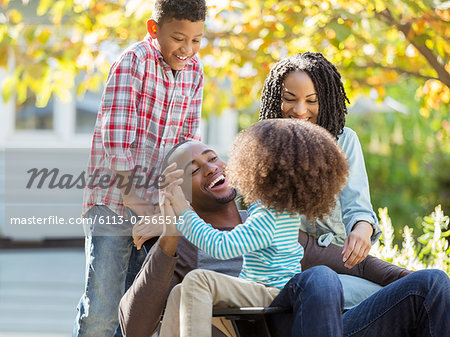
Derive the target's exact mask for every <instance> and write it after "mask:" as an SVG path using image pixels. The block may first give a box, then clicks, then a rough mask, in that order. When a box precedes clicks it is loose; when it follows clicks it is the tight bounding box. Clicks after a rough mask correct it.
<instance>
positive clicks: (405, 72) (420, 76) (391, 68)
mask: <svg viewBox="0 0 450 337" xmlns="http://www.w3.org/2000/svg"><path fill="white" fill-rule="evenodd" d="M352 67H353V68H355V69H367V68H369V67H372V68H380V69H384V70H393V71H396V72H398V73H402V74H408V75H411V76H414V77H419V78H423V79H425V80H438V81H440V79H439V78H438V77H433V76H427V75H422V74H421V73H417V72H414V71H410V70H407V69H404V68H400V67H389V66H384V65H382V64H379V63H370V64H367V66H364V67H360V66H357V65H352Z"/></svg>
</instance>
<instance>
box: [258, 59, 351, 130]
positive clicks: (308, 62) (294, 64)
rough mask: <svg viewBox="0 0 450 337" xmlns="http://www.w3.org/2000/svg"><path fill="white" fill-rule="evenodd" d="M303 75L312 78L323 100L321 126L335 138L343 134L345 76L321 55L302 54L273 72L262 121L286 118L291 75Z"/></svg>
mask: <svg viewBox="0 0 450 337" xmlns="http://www.w3.org/2000/svg"><path fill="white" fill-rule="evenodd" d="M293 71H303V72H305V73H306V74H308V76H309V77H310V78H311V80H312V82H313V84H314V88H315V89H316V91H317V95H318V100H319V115H318V118H317V124H318V125H320V126H322V127H323V128H325V129H327V130H328V131H329V132H330V133H331V134H332V135H333V136H334V137H337V136H338V135H340V134H341V133H342V132H343V129H344V125H345V115H346V114H347V106H346V102H347V103H350V101H349V100H348V98H347V94H346V93H345V89H344V85H343V84H342V81H341V75H340V74H339V72H338V70H337V69H336V67H335V66H334V65H333V64H332V63H331V62H330V61H328V60H327V59H326V58H325V57H324V56H323V55H322V54H321V53H311V52H306V53H299V54H296V55H293V56H290V57H287V58H285V59H282V60H281V61H278V62H277V63H276V64H275V65H274V66H273V68H272V69H271V70H270V73H269V76H268V77H267V79H266V81H265V82H264V88H263V91H262V94H261V111H260V114H259V119H260V120H263V119H271V118H282V117H283V116H282V114H281V89H282V85H283V82H284V80H285V79H286V77H287V75H289V73H291V72H293Z"/></svg>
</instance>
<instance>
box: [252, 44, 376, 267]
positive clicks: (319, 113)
mask: <svg viewBox="0 0 450 337" xmlns="http://www.w3.org/2000/svg"><path fill="white" fill-rule="evenodd" d="M348 102H349V100H348V98H347V95H346V93H345V89H344V86H343V84H342V81H341V75H340V74H339V72H338V70H337V69H336V67H335V66H334V65H333V64H332V63H331V62H329V61H328V60H327V59H326V58H325V57H324V56H323V55H322V54H321V53H311V52H306V53H299V54H296V55H293V56H291V57H287V58H284V59H282V60H280V61H279V62H278V63H276V64H275V65H274V66H273V68H272V69H271V71H270V74H269V76H268V77H267V79H266V81H265V83H264V88H263V91H262V95H261V112H260V115H259V119H260V120H265V119H272V118H293V119H302V120H306V121H308V122H311V123H313V124H317V125H319V126H321V127H323V128H324V129H326V130H328V131H329V133H330V134H331V135H332V136H333V137H335V138H336V139H337V143H338V144H339V146H340V147H341V148H342V150H343V151H344V153H345V155H346V157H347V159H348V164H349V177H348V182H347V184H346V186H345V187H344V189H343V190H342V192H341V193H340V195H339V197H338V198H337V199H336V206H335V208H334V210H333V212H332V215H331V216H328V217H326V218H325V219H323V220H319V219H317V220H315V221H312V224H308V222H307V221H303V223H302V227H301V230H303V231H306V232H309V233H310V234H312V235H314V236H317V237H319V241H320V242H324V245H327V244H328V243H330V242H333V243H335V244H337V245H339V246H343V250H342V255H343V261H345V266H346V267H347V268H352V267H353V266H355V265H357V264H358V263H360V262H361V261H362V260H364V258H365V257H366V256H367V255H368V254H369V251H370V248H371V243H375V242H376V241H377V240H378V238H379V237H380V235H381V230H380V228H379V226H378V220H377V217H376V215H375V213H374V212H373V209H372V205H371V203H370V194H369V183H368V178H367V173H366V169H365V165H364V157H363V153H362V150H361V145H360V143H359V140H358V136H357V135H356V133H355V132H354V131H353V130H351V129H350V128H348V127H345V116H346V114H347V107H346V103H348ZM293 144H294V143H293Z"/></svg>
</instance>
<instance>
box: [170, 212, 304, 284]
mask: <svg viewBox="0 0 450 337" xmlns="http://www.w3.org/2000/svg"><path fill="white" fill-rule="evenodd" d="M248 211H249V214H250V215H249V217H248V218H247V220H246V221H245V222H244V223H243V224H240V225H238V226H236V227H235V228H234V229H233V230H232V231H229V232H223V231H219V230H217V229H215V228H213V227H212V226H211V225H210V224H207V223H205V222H204V221H203V220H202V219H201V218H200V217H199V216H198V215H197V213H195V212H194V211H192V210H186V211H184V212H183V214H182V216H183V219H184V221H183V222H181V223H180V222H179V223H178V224H177V228H178V229H179V230H180V231H181V232H182V233H183V235H184V236H185V237H186V238H187V239H188V240H189V241H190V242H192V243H193V244H194V245H196V246H197V247H198V248H200V249H201V250H203V251H205V252H206V253H208V254H209V255H211V256H213V257H215V258H217V259H222V260H226V259H230V258H233V257H236V256H240V255H243V266H242V271H241V274H240V275H239V277H241V278H243V279H246V280H249V281H255V282H259V283H263V284H265V285H267V286H271V287H277V288H280V289H281V288H283V287H284V285H285V284H286V283H287V282H288V281H289V280H290V279H291V278H292V277H293V276H294V275H295V274H297V273H300V272H301V265H300V261H301V259H302V258H303V247H302V246H301V245H300V243H299V242H298V230H299V226H300V216H299V215H298V214H292V213H288V212H280V213H276V212H275V210H273V209H267V208H265V207H264V206H262V205H261V204H259V203H253V204H252V205H250V207H249V209H248Z"/></svg>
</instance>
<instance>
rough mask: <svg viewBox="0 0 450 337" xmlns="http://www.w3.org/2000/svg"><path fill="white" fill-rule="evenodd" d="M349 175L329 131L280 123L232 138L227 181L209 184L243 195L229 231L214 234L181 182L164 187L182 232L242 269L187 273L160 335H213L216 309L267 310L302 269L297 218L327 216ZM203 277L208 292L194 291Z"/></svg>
mask: <svg viewBox="0 0 450 337" xmlns="http://www.w3.org/2000/svg"><path fill="white" fill-rule="evenodd" d="M292 143H295V144H297V146H292ZM347 171H348V165H347V161H346V159H345V155H344V153H343V152H342V150H341V149H340V148H339V147H338V146H337V144H336V142H335V141H334V139H333V137H332V136H331V135H330V134H329V133H328V132H326V131H325V130H323V129H322V128H320V127H318V126H315V125H313V124H311V123H307V122H304V121H299V120H287V119H279V120H269V121H261V122H259V123H257V124H254V125H252V126H251V127H249V128H248V129H246V130H244V131H242V132H241V133H240V134H239V135H238V136H237V138H236V140H235V141H234V144H233V147H232V150H231V153H230V161H229V164H228V166H227V172H226V174H225V176H224V177H222V176H218V177H217V179H214V180H213V181H212V182H211V183H210V186H207V188H210V189H214V188H220V185H221V184H223V182H221V181H222V180H224V179H228V180H229V182H230V184H231V185H234V186H235V187H236V188H237V189H238V190H239V191H240V192H241V194H242V195H243V198H244V201H245V202H246V203H248V204H250V206H249V209H248V211H249V216H248V218H247V220H246V221H245V222H244V223H243V224H241V225H238V226H237V227H235V228H234V229H232V230H231V231H228V232H224V231H219V230H217V229H214V228H212V227H211V225H209V224H207V223H205V222H204V221H203V220H202V219H201V218H200V217H199V216H198V215H197V213H195V212H194V211H193V210H192V209H191V208H190V207H189V204H188V203H187V202H186V200H185V196H184V194H183V192H182V190H181V188H180V186H179V184H181V183H182V181H181V180H177V181H175V182H173V183H172V184H171V185H170V186H169V187H167V188H166V190H165V191H164V192H162V195H164V197H165V198H167V199H168V202H169V203H170V207H171V208H172V210H173V212H174V213H175V214H176V215H177V216H181V217H182V219H183V221H180V222H178V223H177V225H176V227H177V229H178V230H179V231H181V233H182V234H183V235H184V236H185V237H186V238H187V239H188V240H189V241H191V242H192V243H193V244H194V245H196V246H197V247H199V248H200V249H202V250H203V251H205V252H206V253H208V254H209V255H211V256H213V257H215V258H218V259H230V258H233V257H236V256H240V255H243V266H242V270H241V273H240V275H239V278H236V277H231V276H227V275H223V274H219V273H216V272H213V271H204V270H199V269H197V270H194V271H192V272H190V273H189V274H187V275H186V277H185V278H184V280H183V282H182V283H181V290H179V292H181V299H179V301H178V300H176V299H174V298H173V297H174V296H176V295H174V293H176V292H174V291H172V293H171V294H170V296H169V299H168V301H167V306H166V311H165V314H164V319H163V324H162V328H161V331H160V337H167V336H178V334H180V336H197V337H202V336H210V335H211V312H212V306H213V305H216V304H220V305H221V306H236V305H239V306H242V305H247V306H268V305H269V304H270V303H271V301H272V300H273V299H274V298H275V297H276V295H278V293H279V292H280V290H281V289H282V288H283V287H284V286H285V285H286V283H288V282H289V281H290V280H291V279H292V278H293V277H294V276H295V275H296V274H299V273H300V272H301V264H300V261H301V259H302V257H303V247H302V246H301V245H300V243H299V242H298V232H299V224H300V214H304V215H306V216H307V217H308V218H311V219H313V218H322V217H323V215H325V214H326V213H328V212H329V211H330V210H331V209H332V207H333V206H334V200H335V195H337V194H338V193H339V192H340V190H341V189H342V187H343V186H344V185H345V182H346V179H347ZM169 173H170V171H169ZM163 208H164V206H163ZM324 268H325V267H324ZM204 278H208V280H207V282H206V283H208V284H209V285H208V287H206V288H207V289H205V287H201V286H192V285H193V284H194V285H195V284H197V285H199V283H202V284H204V283H205V280H204ZM195 279H203V280H199V282H197V283H196V281H195ZM205 293H207V295H205ZM233 294H234V295H233ZM242 296H244V297H245V299H246V300H244V301H243V299H242ZM206 299H208V300H206ZM180 303H181V305H180Z"/></svg>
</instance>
